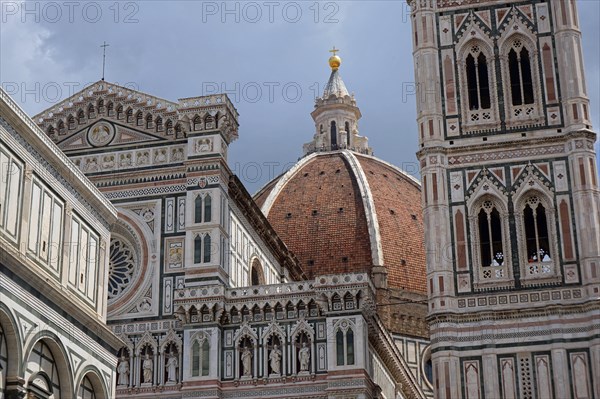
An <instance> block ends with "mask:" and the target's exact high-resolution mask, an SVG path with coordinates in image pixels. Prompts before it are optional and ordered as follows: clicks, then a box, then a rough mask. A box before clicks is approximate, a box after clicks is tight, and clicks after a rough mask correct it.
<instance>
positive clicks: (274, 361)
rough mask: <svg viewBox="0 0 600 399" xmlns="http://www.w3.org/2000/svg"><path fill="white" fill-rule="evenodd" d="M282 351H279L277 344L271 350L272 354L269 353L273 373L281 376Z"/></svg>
mask: <svg viewBox="0 0 600 399" xmlns="http://www.w3.org/2000/svg"><path fill="white" fill-rule="evenodd" d="M281 356H282V354H281V349H279V345H277V344H275V345H273V347H272V348H271V353H269V362H270V365H271V372H272V373H273V374H281Z"/></svg>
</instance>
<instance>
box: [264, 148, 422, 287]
mask: <svg viewBox="0 0 600 399" xmlns="http://www.w3.org/2000/svg"><path fill="white" fill-rule="evenodd" d="M255 201H256V202H257V204H258V205H259V206H260V207H261V209H262V211H263V213H264V214H265V215H266V216H267V219H268V220H269V222H270V223H271V225H272V226H273V227H274V228H275V230H276V231H277V233H278V234H279V236H280V237H281V238H282V239H283V241H284V242H285V243H286V244H287V246H288V247H289V248H290V249H291V250H292V251H293V252H294V254H295V255H296V256H297V257H298V259H299V260H300V262H301V264H302V268H303V269H304V271H305V273H306V274H307V276H308V278H313V277H314V276H316V275H322V274H335V273H347V272H370V271H371V270H372V269H373V267H374V266H383V267H385V270H386V271H387V277H388V285H389V286H390V287H394V288H399V289H404V290H406V291H410V292H415V293H423V294H424V293H426V283H425V281H426V279H425V247H424V243H423V242H424V233H423V221H422V217H421V189H420V185H419V183H418V181H417V180H415V179H414V178H412V177H410V176H409V175H407V174H406V173H404V172H402V171H401V170H399V169H398V168H396V167H395V166H393V165H390V164H388V163H386V162H384V161H382V160H380V159H377V158H375V157H372V156H367V155H362V154H357V153H355V152H352V151H349V150H343V151H332V152H323V153H313V154H311V155H308V156H306V157H304V158H303V159H301V160H300V161H299V162H298V163H297V164H296V165H295V166H294V167H293V168H291V169H290V170H289V171H288V172H286V173H284V174H283V175H281V176H279V177H277V178H276V179H274V180H273V181H271V182H270V183H268V184H267V185H266V186H265V187H264V188H263V189H262V190H260V191H259V192H258V193H257V194H256V195H255Z"/></svg>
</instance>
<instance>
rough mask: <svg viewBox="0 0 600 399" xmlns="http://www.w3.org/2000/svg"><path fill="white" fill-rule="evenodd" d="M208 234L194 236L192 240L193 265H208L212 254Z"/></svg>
mask: <svg viewBox="0 0 600 399" xmlns="http://www.w3.org/2000/svg"><path fill="white" fill-rule="evenodd" d="M211 246H212V240H211V237H210V234H208V233H207V234H204V237H203V236H202V234H196V237H195V238H194V263H210V257H211V252H212V248H211Z"/></svg>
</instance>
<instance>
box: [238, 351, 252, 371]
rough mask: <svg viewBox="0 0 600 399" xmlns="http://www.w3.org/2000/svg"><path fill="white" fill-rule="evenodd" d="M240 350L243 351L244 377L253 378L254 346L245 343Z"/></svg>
mask: <svg viewBox="0 0 600 399" xmlns="http://www.w3.org/2000/svg"><path fill="white" fill-rule="evenodd" d="M239 351H240V352H242V356H241V360H242V377H244V378H252V346H251V345H244V346H243V347H241V348H239Z"/></svg>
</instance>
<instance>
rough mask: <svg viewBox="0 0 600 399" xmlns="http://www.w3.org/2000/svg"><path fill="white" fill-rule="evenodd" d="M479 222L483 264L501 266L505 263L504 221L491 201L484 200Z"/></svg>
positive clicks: (484, 265)
mask: <svg viewBox="0 0 600 399" xmlns="http://www.w3.org/2000/svg"><path fill="white" fill-rule="evenodd" d="M478 224H479V250H480V255H481V266H483V267H489V266H501V265H502V264H503V263H504V250H503V249H502V222H501V220H500V213H499V212H498V210H497V209H496V207H495V206H494V204H493V203H492V202H491V201H489V200H488V201H484V202H483V204H482V207H481V210H480V211H479V215H478Z"/></svg>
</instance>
